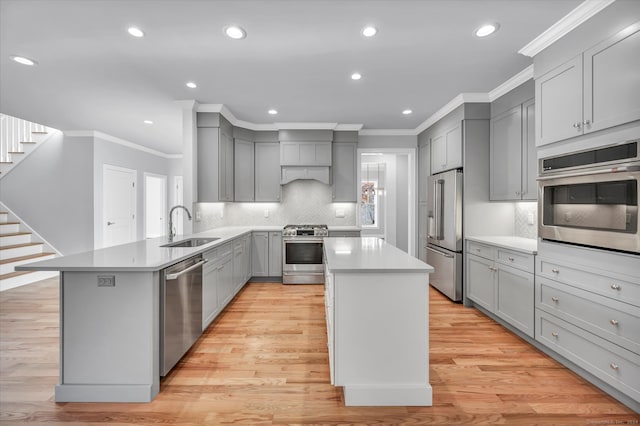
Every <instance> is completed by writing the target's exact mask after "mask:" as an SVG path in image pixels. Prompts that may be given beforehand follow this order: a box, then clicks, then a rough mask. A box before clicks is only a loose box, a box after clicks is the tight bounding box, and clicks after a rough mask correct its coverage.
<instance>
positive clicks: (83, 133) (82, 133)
mask: <svg viewBox="0 0 640 426" xmlns="http://www.w3.org/2000/svg"><path fill="white" fill-rule="evenodd" d="M62 133H63V134H64V135H65V136H70V137H91V138H100V139H102V140H105V141H107V142H112V143H115V144H118V145H122V146H126V147H127V148H131V149H135V150H137V151H142V152H145V153H147V154H151V155H156V156H158V157H162V158H166V159H169V160H173V159H180V158H182V154H166V153H164V152H161V151H157V150H155V149H152V148H147V147H146V146H142V145H138V144H137V143H134V142H130V141H127V140H124V139H120V138H117V137H115V136H111V135H108V134H106V133H102V132H99V131H96V130H63V131H62Z"/></svg>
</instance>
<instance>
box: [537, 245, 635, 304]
mask: <svg viewBox="0 0 640 426" xmlns="http://www.w3.org/2000/svg"><path fill="white" fill-rule="evenodd" d="M536 276H540V277H545V278H551V279H552V280H555V281H560V282H563V283H565V284H569V285H572V286H574V287H578V288H581V289H584V290H588V291H592V292H594V293H597V294H600V295H602V296H607V297H610V298H612V299H614V300H618V301H621V302H626V303H631V304H632V305H635V306H640V278H638V277H631V276H628V275H622V274H616V273H614V272H608V271H603V270H601V269H595V268H590V267H588V266H584V265H575V264H570V263H568V262H554V261H551V260H548V259H545V258H540V257H538V259H537V261H536Z"/></svg>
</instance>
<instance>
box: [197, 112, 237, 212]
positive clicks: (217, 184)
mask: <svg viewBox="0 0 640 426" xmlns="http://www.w3.org/2000/svg"><path fill="white" fill-rule="evenodd" d="M232 132H233V127H232V126H231V124H230V123H229V122H228V121H226V120H225V119H224V118H220V127H198V130H197V139H198V140H197V145H198V171H197V174H198V201H199V202H219V201H233V195H234V194H233V165H234V164H233V137H232Z"/></svg>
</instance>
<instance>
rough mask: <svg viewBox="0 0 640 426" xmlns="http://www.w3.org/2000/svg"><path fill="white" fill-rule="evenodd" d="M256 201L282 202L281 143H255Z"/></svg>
mask: <svg viewBox="0 0 640 426" xmlns="http://www.w3.org/2000/svg"><path fill="white" fill-rule="evenodd" d="M255 158H256V161H255V199H254V200H255V201H270V202H280V191H281V186H280V143H278V142H256V143H255Z"/></svg>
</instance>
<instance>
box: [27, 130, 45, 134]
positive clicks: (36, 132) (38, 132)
mask: <svg viewBox="0 0 640 426" xmlns="http://www.w3.org/2000/svg"><path fill="white" fill-rule="evenodd" d="M31 133H34V134H36V135H46V134H48V133H49V132H44V131H42V132H41V131H35V130H34V131H33V132H31Z"/></svg>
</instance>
